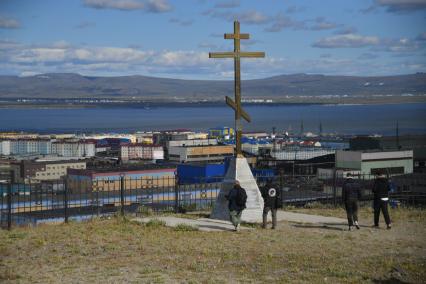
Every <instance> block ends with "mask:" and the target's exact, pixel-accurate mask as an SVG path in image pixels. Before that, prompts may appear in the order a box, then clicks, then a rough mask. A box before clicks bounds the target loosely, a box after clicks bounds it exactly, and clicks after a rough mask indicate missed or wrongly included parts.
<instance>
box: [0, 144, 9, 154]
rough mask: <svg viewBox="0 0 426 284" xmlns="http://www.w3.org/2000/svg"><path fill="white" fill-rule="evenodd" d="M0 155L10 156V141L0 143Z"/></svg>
mask: <svg viewBox="0 0 426 284" xmlns="http://www.w3.org/2000/svg"><path fill="white" fill-rule="evenodd" d="M0 155H4V156H7V155H10V140H3V141H0Z"/></svg>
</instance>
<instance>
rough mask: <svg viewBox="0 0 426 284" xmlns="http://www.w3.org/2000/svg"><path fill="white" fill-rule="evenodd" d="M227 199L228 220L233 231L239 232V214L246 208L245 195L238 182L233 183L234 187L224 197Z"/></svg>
mask: <svg viewBox="0 0 426 284" xmlns="http://www.w3.org/2000/svg"><path fill="white" fill-rule="evenodd" d="M225 197H226V199H228V209H229V218H230V219H231V223H232V225H234V227H235V231H239V230H240V223H241V214H242V212H243V210H244V209H245V208H246V204H245V203H246V200H247V194H246V191H245V189H244V188H242V187H241V185H240V182H239V181H238V180H236V181H235V183H234V186H233V187H232V189H231V190H230V191H229V193H228V195H226V196H225Z"/></svg>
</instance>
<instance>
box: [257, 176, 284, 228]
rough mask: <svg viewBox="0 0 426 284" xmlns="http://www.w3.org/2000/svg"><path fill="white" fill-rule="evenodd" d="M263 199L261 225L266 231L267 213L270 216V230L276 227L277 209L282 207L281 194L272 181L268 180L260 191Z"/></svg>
mask: <svg viewBox="0 0 426 284" xmlns="http://www.w3.org/2000/svg"><path fill="white" fill-rule="evenodd" d="M261 193H262V197H263V202H264V206H263V225H262V228H264V229H266V224H267V218H268V212H269V211H271V214H272V229H275V228H276V227H277V208H281V207H282V200H281V192H280V190H279V188H278V186H277V185H276V184H274V183H273V182H272V179H268V181H267V182H266V185H265V186H264V187H263V188H262V190H261Z"/></svg>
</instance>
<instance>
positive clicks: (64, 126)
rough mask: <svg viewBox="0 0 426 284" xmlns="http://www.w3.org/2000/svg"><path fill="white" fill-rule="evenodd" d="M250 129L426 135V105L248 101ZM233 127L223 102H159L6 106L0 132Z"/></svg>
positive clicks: (0, 112)
mask: <svg viewBox="0 0 426 284" xmlns="http://www.w3.org/2000/svg"><path fill="white" fill-rule="evenodd" d="M244 108H245V110H246V111H247V112H248V113H249V114H250V116H251V117H252V121H253V122H252V123H245V124H244V129H245V130H247V131H256V130H264V131H270V130H271V128H272V127H273V126H275V127H276V128H277V130H279V131H281V130H286V129H288V128H291V129H292V130H293V131H294V132H295V133H298V132H299V131H300V126H301V122H302V121H303V125H304V130H305V131H312V132H318V130H319V124H320V121H321V123H322V127H323V131H324V132H326V133H331V132H337V133H340V134H371V133H377V134H383V135H393V134H394V133H395V127H396V122H397V121H398V122H399V129H400V134H420V133H423V134H424V133H426V103H416V104H386V105H247V106H244ZM217 126H233V111H232V110H231V109H230V108H229V107H227V106H225V105H223V106H220V105H219V106H185V107H182V106H170V105H167V106H157V107H150V108H131V107H116V108H80V109H53V108H52V109H40V108H26V109H20V108H7V109H0V131H12V130H15V131H16V130H19V131H37V132H41V133H58V132H131V131H138V130H140V131H146V130H166V129H178V128H187V129H192V130H206V129H208V128H211V127H217Z"/></svg>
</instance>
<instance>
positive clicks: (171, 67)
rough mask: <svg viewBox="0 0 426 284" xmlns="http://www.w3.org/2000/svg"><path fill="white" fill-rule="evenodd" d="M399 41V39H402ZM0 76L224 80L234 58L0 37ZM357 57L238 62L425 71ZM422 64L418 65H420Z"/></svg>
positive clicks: (258, 72)
mask: <svg viewBox="0 0 426 284" xmlns="http://www.w3.org/2000/svg"><path fill="white" fill-rule="evenodd" d="M403 42H404V41H403ZM0 50H1V51H2V52H1V53H0V54H1V55H0V74H16V75H26V74H27V75H29V74H35V73H49V72H74V73H81V74H84V75H99V76H101V75H111V76H118V75H135V74H142V75H151V76H160V77H161V76H169V77H174V78H187V79H194V78H199V79H221V78H227V76H230V74H231V73H232V71H233V61H232V60H227V59H223V60H222V59H209V58H208V53H207V52H199V51H187V50H165V51H153V50H141V49H140V48H129V47H111V46H75V45H70V44H68V43H67V42H63V41H59V42H56V43H54V44H51V45H49V46H33V45H24V44H19V43H15V42H8V41H0ZM363 57H364V58H362V59H368V58H367V57H370V59H369V60H359V59H356V60H355V59H345V58H335V57H334V56H333V57H329V56H322V57H321V58H318V59H296V58H274V57H270V56H268V54H267V57H266V58H263V59H244V60H242V63H241V64H242V71H243V78H244V79H252V78H259V77H267V76H272V75H279V74H289V73H321V74H340V75H342V74H346V75H386V74H393V73H398V74H399V73H404V72H419V71H424V70H425V69H424V68H425V66H424V65H425V64H423V63H419V62H417V63H416V62H415V61H414V60H412V61H411V62H408V63H404V62H402V63H401V62H400V63H395V62H398V60H400V59H398V58H394V59H392V60H386V62H384V63H381V62H379V61H378V60H374V59H375V58H373V57H374V56H371V55H369V54H366V55H364V56H363ZM422 68H423V69H422Z"/></svg>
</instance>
